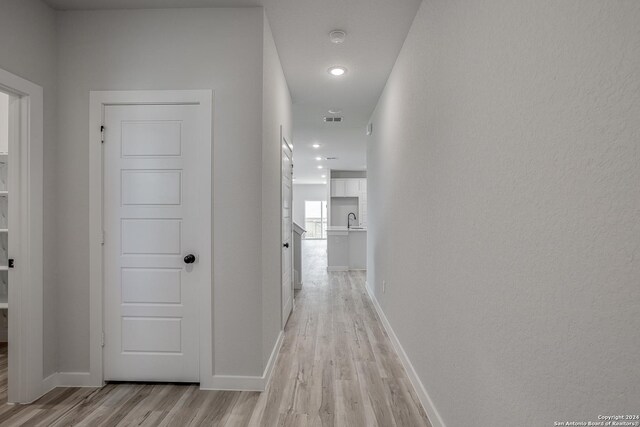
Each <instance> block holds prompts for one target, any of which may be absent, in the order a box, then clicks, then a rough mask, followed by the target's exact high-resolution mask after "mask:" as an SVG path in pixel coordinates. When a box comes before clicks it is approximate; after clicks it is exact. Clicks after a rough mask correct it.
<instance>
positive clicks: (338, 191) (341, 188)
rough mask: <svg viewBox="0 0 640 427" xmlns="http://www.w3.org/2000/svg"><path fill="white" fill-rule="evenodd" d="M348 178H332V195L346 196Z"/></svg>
mask: <svg viewBox="0 0 640 427" xmlns="http://www.w3.org/2000/svg"><path fill="white" fill-rule="evenodd" d="M346 181H347V180H346V179H332V180H331V197H346V184H347V183H346Z"/></svg>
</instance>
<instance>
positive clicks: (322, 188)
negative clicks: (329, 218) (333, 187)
mask: <svg viewBox="0 0 640 427" xmlns="http://www.w3.org/2000/svg"><path fill="white" fill-rule="evenodd" d="M307 200H321V201H327V186H326V185H324V184H293V220H294V221H295V222H297V223H298V224H299V225H300V226H301V227H304V218H305V208H304V202H306V201H307Z"/></svg>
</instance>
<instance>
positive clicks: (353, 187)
mask: <svg viewBox="0 0 640 427" xmlns="http://www.w3.org/2000/svg"><path fill="white" fill-rule="evenodd" d="M345 181H346V192H345V195H346V196H347V197H358V196H359V195H360V180H359V179H347V180H345Z"/></svg>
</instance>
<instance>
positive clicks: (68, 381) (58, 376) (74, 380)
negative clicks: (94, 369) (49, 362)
mask: <svg viewBox="0 0 640 427" xmlns="http://www.w3.org/2000/svg"><path fill="white" fill-rule="evenodd" d="M42 386H43V389H44V390H46V391H45V393H46V392H47V391H51V390H53V389H54V388H56V387H100V386H99V385H96V384H94V383H93V381H92V380H91V374H90V373H89V372H56V373H54V374H51V375H49V376H48V377H47V378H45V379H44V380H43V381H42Z"/></svg>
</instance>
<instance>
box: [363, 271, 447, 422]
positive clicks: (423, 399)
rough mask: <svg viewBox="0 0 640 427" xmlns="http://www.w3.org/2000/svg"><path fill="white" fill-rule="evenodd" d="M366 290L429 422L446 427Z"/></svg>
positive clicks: (371, 296)
mask: <svg viewBox="0 0 640 427" xmlns="http://www.w3.org/2000/svg"><path fill="white" fill-rule="evenodd" d="M365 288H366V289H367V293H368V294H369V298H371V302H372V303H373V306H374V307H375V309H376V312H377V313H378V317H380V320H381V321H382V326H384V329H385V330H386V331H387V335H389V339H391V344H392V345H393V348H394V349H395V350H396V353H398V356H399V357H400V362H402V366H404V369H405V371H406V372H407V375H408V377H409V381H411V385H413V388H414V390H415V392H416V394H417V395H418V399H419V400H420V403H422V407H423V408H424V410H425V411H426V413H427V416H428V417H429V421H431V425H432V426H433V427H446V426H445V424H444V421H442V418H441V417H440V414H439V413H438V410H437V409H436V407H435V406H434V404H433V401H432V400H431V398H430V397H429V394H428V393H427V390H426V389H425V388H424V385H423V384H422V381H420V378H419V377H418V374H417V373H416V370H415V369H414V368H413V365H412V364H411V361H410V360H409V357H408V356H407V353H405V351H404V348H403V347H402V344H400V341H399V340H398V337H397V336H396V333H395V332H394V331H393V328H392V327H391V324H390V323H389V320H388V319H387V316H386V315H385V314H384V311H382V307H380V304H378V300H377V299H376V296H375V294H374V293H373V291H372V290H371V289H370V288H369V283H365Z"/></svg>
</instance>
